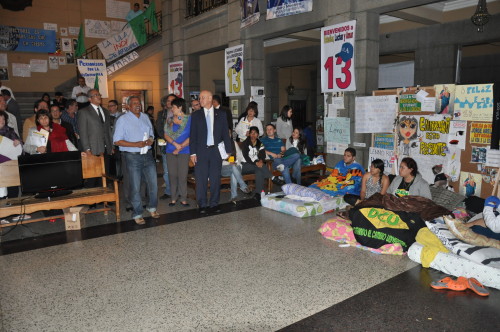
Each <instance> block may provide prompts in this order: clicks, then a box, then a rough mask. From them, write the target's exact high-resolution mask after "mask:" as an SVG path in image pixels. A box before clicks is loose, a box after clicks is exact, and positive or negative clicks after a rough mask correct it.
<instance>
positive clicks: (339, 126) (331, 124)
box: [325, 118, 351, 144]
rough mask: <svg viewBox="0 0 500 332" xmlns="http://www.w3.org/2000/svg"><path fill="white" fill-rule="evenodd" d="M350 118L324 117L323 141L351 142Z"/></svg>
mask: <svg viewBox="0 0 500 332" xmlns="http://www.w3.org/2000/svg"><path fill="white" fill-rule="evenodd" d="M350 122H351V119H349V118H325V141H327V142H334V143H337V144H350V143H351V124H350Z"/></svg>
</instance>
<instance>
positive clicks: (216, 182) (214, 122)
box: [189, 90, 231, 214]
mask: <svg viewBox="0 0 500 332" xmlns="http://www.w3.org/2000/svg"><path fill="white" fill-rule="evenodd" d="M200 104H201V106H202V107H203V109H202V110H203V111H202V110H199V111H197V112H194V113H193V114H192V115H191V133H190V137H189V150H190V152H191V161H192V162H193V164H194V165H195V166H194V169H195V179H196V200H197V201H198V206H199V212H200V213H202V214H204V213H207V212H208V209H209V208H210V210H211V212H214V213H218V212H220V207H219V197H220V177H221V168H222V158H221V155H220V153H219V148H218V144H219V143H221V142H224V146H225V150H226V152H227V154H230V153H231V139H230V138H229V131H228V130H227V128H228V125H227V118H226V114H225V113H224V112H222V111H217V110H214V108H213V106H212V93H211V92H210V91H206V90H204V91H201V93H200ZM209 180H210V202H208V200H207V187H208V181H209Z"/></svg>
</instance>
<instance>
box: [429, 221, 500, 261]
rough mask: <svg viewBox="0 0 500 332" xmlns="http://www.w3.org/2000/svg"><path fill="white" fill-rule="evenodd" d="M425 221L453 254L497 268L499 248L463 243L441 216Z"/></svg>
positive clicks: (499, 255) (499, 256) (499, 258)
mask: <svg viewBox="0 0 500 332" xmlns="http://www.w3.org/2000/svg"><path fill="white" fill-rule="evenodd" d="M439 219H441V220H439ZM425 223H426V225H427V227H428V228H429V229H430V230H431V232H433V233H434V234H436V236H437V237H438V238H439V240H441V242H442V243H443V244H444V246H445V247H446V248H448V250H450V251H451V252H453V253H454V254H457V255H459V256H462V257H464V258H467V259H469V260H471V261H473V262H476V263H479V264H483V265H486V266H491V267H494V268H497V269H498V268H500V249H497V248H492V247H483V246H476V245H472V244H468V243H465V242H464V241H462V240H460V239H459V238H458V237H456V236H455V235H454V234H453V233H452V232H451V231H450V230H449V228H448V225H446V224H445V223H444V220H443V218H441V217H440V218H436V219H435V220H433V221H432V222H429V221H426V222H425Z"/></svg>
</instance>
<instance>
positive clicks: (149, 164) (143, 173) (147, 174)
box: [122, 150, 158, 219]
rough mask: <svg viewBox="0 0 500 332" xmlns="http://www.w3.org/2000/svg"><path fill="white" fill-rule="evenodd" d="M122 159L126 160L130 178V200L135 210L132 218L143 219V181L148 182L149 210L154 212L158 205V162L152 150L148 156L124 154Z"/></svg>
mask: <svg viewBox="0 0 500 332" xmlns="http://www.w3.org/2000/svg"><path fill="white" fill-rule="evenodd" d="M122 158H125V165H126V167H127V175H128V176H129V185H128V190H129V191H130V192H129V199H130V204H131V205H132V209H133V213H132V217H133V218H134V219H136V218H142V213H143V211H144V210H143V208H142V200H141V181H145V182H146V191H147V193H148V199H149V202H148V204H147V210H148V211H149V212H154V211H156V207H157V205H158V182H157V180H156V162H155V161H154V159H153V154H152V153H151V150H149V152H148V153H146V154H138V153H137V154H136V153H130V152H122Z"/></svg>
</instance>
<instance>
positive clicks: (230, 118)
mask: <svg viewBox="0 0 500 332" xmlns="http://www.w3.org/2000/svg"><path fill="white" fill-rule="evenodd" d="M218 110H219V111H223V112H225V113H226V119H227V127H228V128H229V130H231V131H233V126H234V124H233V114H232V113H231V110H230V109H229V108H227V107H226V106H222V105H221V106H219V108H218Z"/></svg>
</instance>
